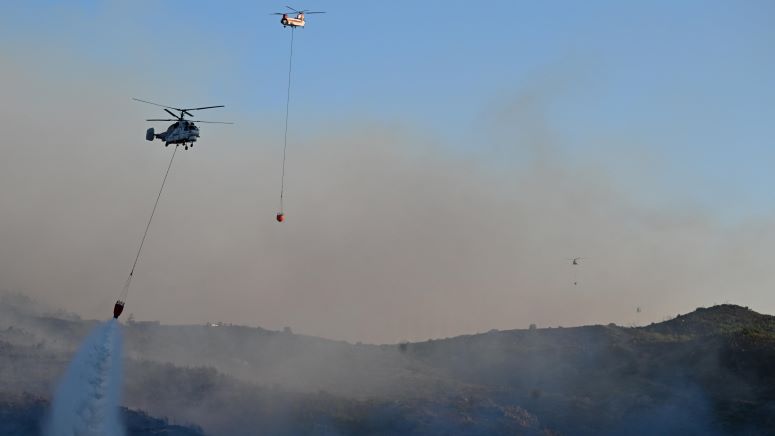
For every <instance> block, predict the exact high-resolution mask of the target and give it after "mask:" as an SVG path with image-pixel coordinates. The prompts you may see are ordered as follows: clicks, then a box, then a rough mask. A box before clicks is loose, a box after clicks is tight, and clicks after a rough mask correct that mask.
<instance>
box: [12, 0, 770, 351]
mask: <svg viewBox="0 0 775 436" xmlns="http://www.w3.org/2000/svg"><path fill="white" fill-rule="evenodd" d="M292 6H295V7H297V8H309V9H315V10H324V11H326V12H327V13H326V14H322V15H314V16H308V25H307V28H306V29H299V30H295V31H294V32H295V33H294V59H293V74H292V80H293V82H292V88H291V89H292V91H291V103H290V104H291V106H290V133H289V151H288V153H289V154H288V167H287V169H288V171H287V177H288V178H287V187H288V191H287V195H286V214H287V218H288V220H287V221H286V222H285V223H283V224H282V225H281V224H277V223H275V222H273V219H274V214H275V213H276V209H277V206H278V204H277V203H278V199H277V197H278V193H279V192H278V191H279V174H280V159H281V152H282V149H281V147H282V135H283V126H284V115H285V97H286V95H285V92H286V86H287V82H286V81H287V74H288V70H287V66H288V54H289V43H290V29H283V28H282V26H281V25H280V24H279V22H278V21H279V17H277V16H273V15H270V14H271V13H272V12H277V11H282V10H283V8H284V4H282V3H277V4H271V3H269V2H249V1H224V2H205V1H186V2H182V1H165V2H151V1H131V2H130V1H105V2H96V1H91V2H89V1H84V2H61V1H50V2H46V1H39V2H6V3H4V4H2V5H0V50H2V53H3V56H2V58H0V97H2V101H3V104H2V106H1V107H0V129H1V131H2V132H3V139H2V141H0V152H2V154H3V159H2V161H1V162H0V207H1V208H2V209H0V210H2V213H3V215H4V218H3V220H2V225H0V247H2V248H0V287H2V288H5V289H10V290H18V291H21V292H25V293H29V294H31V295H33V296H35V297H36V298H39V299H41V300H44V301H47V302H50V303H52V304H55V305H58V306H60V307H63V308H64V309H66V310H69V311H72V312H76V313H79V314H81V315H82V316H84V317H95V318H97V317H101V316H102V312H103V311H107V310H109V309H105V307H112V300H113V299H115V296H116V295H117V294H118V292H119V291H120V287H121V285H122V284H123V281H124V279H125V277H126V274H127V273H128V269H129V267H130V266H131V261H132V260H133V257H134V253H135V250H136V247H137V243H139V238H140V237H141V236H142V233H141V232H142V230H143V228H144V225H145V220H146V219H147V216H148V213H149V212H150V208H151V206H152V201H153V200H154V197H155V192H156V190H157V189H158V184H159V182H160V181H161V177H162V176H163V170H164V169H165V168H166V165H167V163H168V158H169V154H170V152H171V150H170V149H165V148H164V147H162V146H160V144H159V143H158V142H156V143H148V142H146V141H144V139H143V138H144V133H145V129H146V128H147V127H149V126H150V123H148V122H146V121H145V119H146V118H156V117H159V116H161V115H165V114H164V113H163V112H160V111H158V110H157V108H155V107H153V106H149V105H144V104H142V103H137V102H134V101H132V100H131V98H132V97H137V98H141V99H146V100H151V101H157V102H159V103H162V104H168V105H172V106H202V105H216V104H224V105H226V108H224V109H217V110H213V111H208V112H206V113H203V114H202V118H204V119H209V120H224V121H234V122H235V123H236V124H235V125H233V126H219V125H204V127H203V128H202V137H201V139H200V141H199V142H198V143H197V146H196V147H194V149H193V150H191V151H189V152H184V153H180V154H179V155H178V157H176V161H175V165H174V166H173V169H172V173H171V175H170V180H169V184H168V186H167V188H166V190H165V193H164V196H163V197H162V202H161V203H160V206H159V211H158V215H157V217H156V218H155V221H154V223H153V226H152V228H151V231H150V233H149V236H148V237H149V239H148V242H147V243H146V246H145V248H144V252H143V257H142V258H141V260H140V263H139V266H138V269H137V272H136V276H135V281H134V282H133V288H132V291H131V293H130V298H129V301H128V306H127V313H133V314H134V316H135V317H136V318H137V319H146V320H161V321H163V322H169V323H200V322H206V321H224V322H233V323H241V324H248V325H260V326H263V327H266V328H276V329H279V328H282V327H284V326H286V325H287V326H291V327H292V328H293V329H294V330H295V331H298V332H301V333H305V334H313V335H319V336H325V337H330V338H336V339H344V340H349V341H364V342H396V341H400V340H421V339H426V338H429V337H445V336H451V335H457V334H464V333H473V332H477V331H487V330H489V329H491V328H500V329H506V328H524V327H526V326H527V325H529V324H530V323H537V324H538V325H539V326H558V325H564V326H569V325H579V324H586V323H607V322H617V323H621V324H625V325H627V324H632V323H646V322H651V321H660V320H662V319H664V318H665V317H667V316H674V315H675V314H676V313H679V312H685V311H688V310H692V309H693V308H695V307H698V306H707V305H711V304H714V303H721V302H727V301H728V302H733V303H738V304H743V305H750V306H751V307H752V308H753V309H755V310H759V311H762V312H767V313H775V296H773V294H772V293H771V289H772V285H773V284H775V268H773V262H772V261H771V259H770V258H769V257H770V256H771V254H770V252H769V247H770V246H771V244H770V242H773V241H775V226H774V225H773V218H774V213H775V210H774V209H773V206H772V205H773V204H775V203H774V201H775V194H774V193H773V191H772V190H771V189H770V186H772V184H773V182H775V180H773V179H775V176H773V172H772V171H771V170H770V168H771V167H772V166H773V164H775V152H774V151H773V150H775V148H773V145H774V144H773V139H772V138H773V137H775V127H774V126H775V123H773V122H772V121H771V120H772V119H773V115H775V110H774V109H773V107H772V104H771V102H772V101H775V53H774V52H773V48H772V47H773V42H775V26H773V24H775V6H774V5H773V4H772V3H771V2H767V1H750V2H744V3H742V2H736V3H733V2H725V1H702V2H700V1H686V2H680V3H679V4H675V2H667V1H664V2H662V1H658V2H649V3H648V4H636V3H632V2H628V3H622V2H616V1H592V2H584V4H581V3H579V2H517V1H502V2H498V1H495V2H491V3H489V4H487V5H486V7H487V9H484V10H477V9H474V8H473V6H472V4H471V3H470V2H452V1H445V2H440V1H424V2H410V1H394V2H390V3H389V4H386V3H382V2H348V1H330V2H328V1H315V2H312V3H310V4H296V5H292ZM154 127H156V128H157V129H159V128H163V127H164V126H162V125H154ZM181 151H182V150H181ZM576 256H582V257H585V259H584V262H583V264H582V265H581V266H580V267H579V268H575V269H574V268H572V267H571V266H569V265H568V262H567V261H566V259H567V258H569V257H576ZM573 281H577V282H579V285H576V286H574V285H573V284H572V282H573ZM639 306H640V307H642V311H641V312H640V313H637V312H636V311H635V308H636V307H639Z"/></svg>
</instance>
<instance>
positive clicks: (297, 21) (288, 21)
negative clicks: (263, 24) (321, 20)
mask: <svg viewBox="0 0 775 436" xmlns="http://www.w3.org/2000/svg"><path fill="white" fill-rule="evenodd" d="M286 8H288V9H290V10H291V11H293V12H294V13H295V14H296V18H294V17H289V16H288V12H275V13H273V14H272V15H282V18H280V24H282V25H283V27H288V26H291V28H294V27H302V28H303V27H304V24H305V21H304V15H305V14H325V12H320V11H308V10H306V9H305V10H302V11H297V10H296V9H293V8H292V7H290V6H286Z"/></svg>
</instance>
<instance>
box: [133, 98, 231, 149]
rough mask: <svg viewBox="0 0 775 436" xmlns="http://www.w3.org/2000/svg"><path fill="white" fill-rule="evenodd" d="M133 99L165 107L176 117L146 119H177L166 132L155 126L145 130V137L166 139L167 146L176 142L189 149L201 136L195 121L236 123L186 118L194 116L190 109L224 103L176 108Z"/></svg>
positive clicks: (209, 107) (137, 99) (194, 109)
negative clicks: (176, 112)
mask: <svg viewBox="0 0 775 436" xmlns="http://www.w3.org/2000/svg"><path fill="white" fill-rule="evenodd" d="M132 100H136V101H139V102H142V103H148V104H152V105H154V106H161V107H163V108H164V111H165V112H167V113H168V114H170V115H172V116H173V117H175V118H174V119H163V120H162V119H156V118H153V119H149V120H146V121H175V122H174V123H173V124H171V125H170V126H169V127H167V131H166V132H162V133H156V132H155V131H154V130H153V127H151V128H150V129H148V130H147V131H146V132H145V139H147V140H148V141H153V140H154V139H156V138H158V139H161V140H162V141H164V146H165V147H167V146H169V145H170V144H175V146H178V145H181V144H182V145H183V148H185V149H186V150H188V148H189V147H193V146H194V142H196V139H197V138H199V127H197V126H196V124H195V123H210V124H234V123H230V122H225V121H201V120H187V119H185V118H184V117H185V116H186V115H188V116H190V117H193V115H192V114H191V113H190V112H189V111H198V110H202V109H213V108H219V107H224V106H223V105H218V106H204V107H194V108H186V109H182V108H176V107H172V106H165V105H163V104H158V103H154V102H151V101H145V100H140V99H139V98H132ZM170 109H172V110H176V111H178V112H180V114H179V115H175V114H174V113H173V112H172V111H170Z"/></svg>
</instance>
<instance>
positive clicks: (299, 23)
mask: <svg viewBox="0 0 775 436" xmlns="http://www.w3.org/2000/svg"><path fill="white" fill-rule="evenodd" d="M280 24H282V25H283V27H286V26H291V27H304V14H297V15H296V18H294V17H291V16H289V15H288V14H285V15H283V17H282V18H281V19H280Z"/></svg>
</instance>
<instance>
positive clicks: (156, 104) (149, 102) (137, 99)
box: [132, 97, 182, 111]
mask: <svg viewBox="0 0 775 436" xmlns="http://www.w3.org/2000/svg"><path fill="white" fill-rule="evenodd" d="M132 100H135V101H141V102H143V103H148V104H152V105H154V106H161V107H166V108H167V109H175V110H176V111H180V110H182V109H180V108H176V107H172V106H165V105H163V104H159V103H154V102H152V101H145V100H140V99H139V98H134V97H132Z"/></svg>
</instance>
